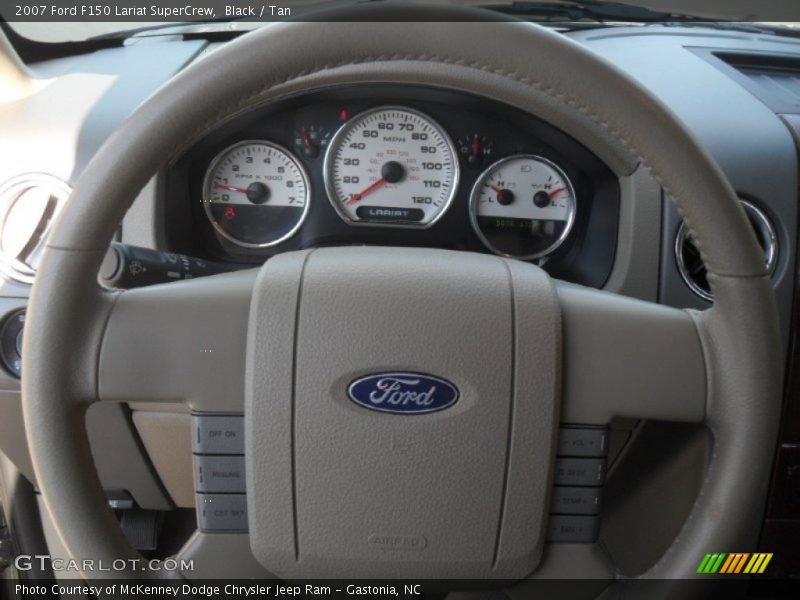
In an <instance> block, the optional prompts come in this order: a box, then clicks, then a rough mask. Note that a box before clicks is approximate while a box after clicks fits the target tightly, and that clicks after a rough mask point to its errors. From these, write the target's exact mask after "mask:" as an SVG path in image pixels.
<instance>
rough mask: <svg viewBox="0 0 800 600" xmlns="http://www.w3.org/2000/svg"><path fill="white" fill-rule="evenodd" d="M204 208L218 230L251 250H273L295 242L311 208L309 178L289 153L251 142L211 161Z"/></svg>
mask: <svg viewBox="0 0 800 600" xmlns="http://www.w3.org/2000/svg"><path fill="white" fill-rule="evenodd" d="M203 204H204V205H205V209H206V215H208V218H209V220H210V221H211V224H212V225H213V226H214V229H216V230H217V232H218V233H219V234H220V235H221V236H222V237H224V238H226V239H227V240H229V241H231V242H233V243H235V244H238V245H239V246H245V247H248V248H263V247H267V246H273V245H275V244H278V243H279V242H282V241H284V240H286V239H287V238H289V237H291V236H292V235H293V234H294V233H295V232H296V231H297V229H298V228H299V227H300V225H301V224H302V223H303V220H304V219H305V216H306V213H307V212H308V205H309V188H308V176H307V175H306V172H305V170H304V169H303V166H302V165H301V164H300V163H299V162H298V161H297V159H296V158H294V157H293V156H292V155H291V154H290V153H289V152H288V151H286V150H284V149H283V148H281V147H280V146H278V145H277V144H273V143H272V142H265V141H247V142H240V143H238V144H234V145H233V146H230V147H229V148H226V149H225V150H223V151H222V152H221V153H220V154H218V155H217V156H216V158H214V160H212V161H211V166H209V168H208V171H207V172H206V176H205V181H204V183H203Z"/></svg>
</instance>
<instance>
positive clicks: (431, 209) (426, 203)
mask: <svg viewBox="0 0 800 600" xmlns="http://www.w3.org/2000/svg"><path fill="white" fill-rule="evenodd" d="M457 183H458V160H457V159H456V152H455V149H454V147H453V144H452V142H451V141H450V138H449V137H448V136H447V134H446V133H445V132H444V130H443V129H442V128H441V127H440V126H439V125H438V124H437V123H435V122H434V121H433V120H432V119H431V118H430V117H427V116H426V115H423V114H422V113H419V112H417V111H415V110H411V109H409V108H402V107H394V106H387V107H382V108H376V109H373V110H369V111H367V112H364V113H361V114H360V115H357V116H356V117H353V118H352V119H351V120H350V121H348V122H347V123H345V124H344V125H343V126H342V127H341V128H340V129H339V131H338V132H337V133H336V135H335V136H334V138H333V140H331V143H330V146H329V148H328V152H327V154H326V156H325V187H326V189H327V191H328V197H329V198H330V201H331V203H332V204H333V206H334V208H335V209H336V211H337V212H338V213H339V215H340V216H341V217H342V218H343V219H344V220H345V221H347V222H348V223H350V224H353V225H383V226H393V227H422V228H424V227H430V226H431V225H433V223H435V222H436V221H437V220H438V219H439V218H440V217H441V216H442V215H443V214H444V212H445V210H447V207H448V206H449V205H450V202H451V201H452V199H453V196H454V194H455V191H456V185H457Z"/></svg>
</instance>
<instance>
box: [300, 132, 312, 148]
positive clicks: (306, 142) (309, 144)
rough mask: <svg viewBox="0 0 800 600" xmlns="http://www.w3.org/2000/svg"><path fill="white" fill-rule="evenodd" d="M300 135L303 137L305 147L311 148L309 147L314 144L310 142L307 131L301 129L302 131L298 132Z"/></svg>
mask: <svg viewBox="0 0 800 600" xmlns="http://www.w3.org/2000/svg"><path fill="white" fill-rule="evenodd" d="M300 133H301V134H302V135H303V142H305V144H306V146H308V147H309V148H311V146H313V145H314V143H313V142H312V141H311V136H310V135H308V131H307V130H306V128H305V127H303V129H302V130H301V131H300Z"/></svg>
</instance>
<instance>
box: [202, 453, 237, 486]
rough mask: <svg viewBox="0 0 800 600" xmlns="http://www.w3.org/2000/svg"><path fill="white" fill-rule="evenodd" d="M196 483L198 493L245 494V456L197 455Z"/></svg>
mask: <svg viewBox="0 0 800 600" xmlns="http://www.w3.org/2000/svg"><path fill="white" fill-rule="evenodd" d="M194 482H195V490H196V491H198V492H224V493H231V492H242V493H244V492H245V484H244V456H202V455H195V457H194Z"/></svg>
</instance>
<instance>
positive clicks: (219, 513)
mask: <svg viewBox="0 0 800 600" xmlns="http://www.w3.org/2000/svg"><path fill="white" fill-rule="evenodd" d="M197 521H198V525H199V527H200V530H201V531H204V532H223V531H225V532H240V531H247V496H245V495H244V494H197Z"/></svg>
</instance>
